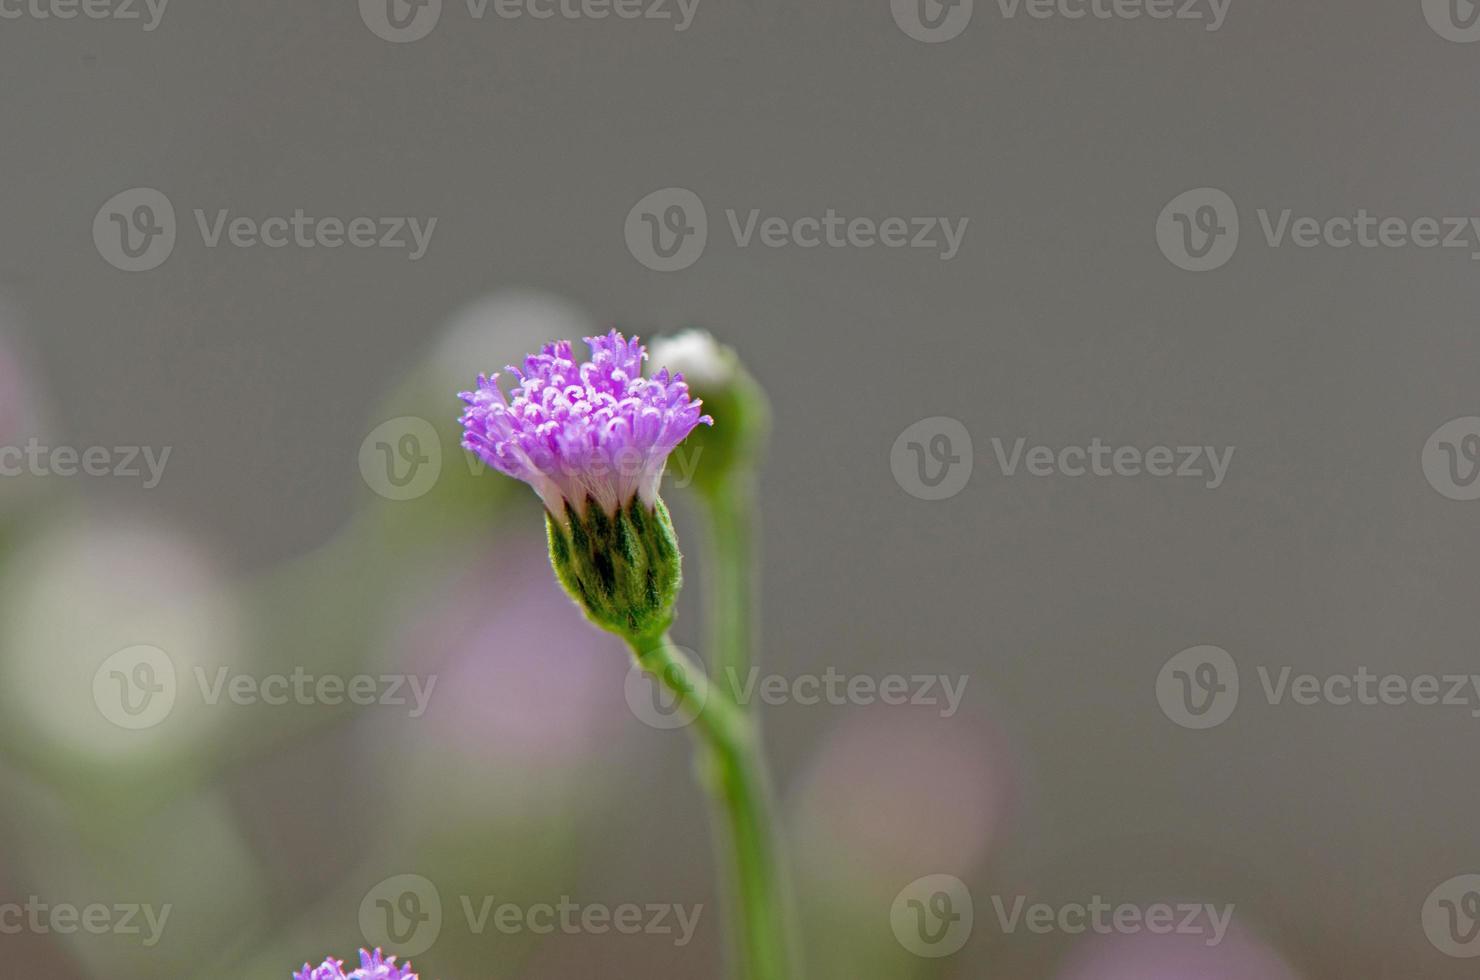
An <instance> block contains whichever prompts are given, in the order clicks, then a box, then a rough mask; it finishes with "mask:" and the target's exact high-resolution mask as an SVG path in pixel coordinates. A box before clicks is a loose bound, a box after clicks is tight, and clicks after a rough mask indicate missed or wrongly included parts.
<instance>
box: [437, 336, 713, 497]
mask: <svg viewBox="0 0 1480 980" xmlns="http://www.w3.org/2000/svg"><path fill="white" fill-rule="evenodd" d="M586 343H587V344H589V345H590V347H591V360H589V361H587V362H585V363H582V364H577V363H576V362H575V360H574V359H573V356H572V354H571V346H570V342H569V341H560V342H558V343H554V344H546V345H545V347H544V349H543V350H541V351H540V353H538V354H535V355H532V356H530V357H527V358H525V360H524V370H522V371H521V370H519V369H518V368H515V367H512V366H511V367H509V368H507V369H506V370H508V371H509V372H510V373H512V374H513V375H514V376H515V377H516V378H517V379H518V381H519V383H518V385H517V386H516V387H515V388H514V390H513V392H512V396H511V397H508V398H506V397H505V395H504V393H503V391H502V390H501V389H500V388H499V387H498V378H499V376H498V375H497V374H495V375H494V376H493V377H491V378H489V377H484V376H482V375H479V377H478V387H477V389H476V390H474V391H468V392H463V393H462V396H461V397H462V399H463V401H465V402H467V404H468V407H467V410H466V411H464V412H463V415H462V417H461V418H460V419H459V421H460V422H461V423H462V425H463V429H464V432H463V446H464V447H465V448H467V449H469V450H471V451H472V452H473V453H476V454H477V456H478V457H479V458H480V459H482V460H483V462H485V463H487V464H488V465H489V466H491V467H493V468H494V469H496V470H498V471H500V472H502V473H506V474H508V475H509V476H513V477H517V478H518V479H521V480H523V481H524V482H526V483H528V484H529V485H530V486H532V487H533V488H534V490H535V492H536V493H538V494H539V495H540V499H541V500H543V501H544V502H545V508H546V509H547V510H548V511H549V512H550V513H551V514H553V515H555V516H557V517H560V516H562V515H564V513H565V505H566V504H567V503H568V504H570V506H571V507H572V508H573V509H574V510H575V512H576V513H577V514H581V515H584V514H585V512H586V504H587V500H588V499H590V500H594V501H595V502H596V503H597V505H598V506H600V507H601V509H602V510H603V511H605V512H606V514H607V515H608V516H610V515H612V514H615V513H616V512H617V511H618V510H619V509H620V508H623V507H625V506H626V505H627V504H628V503H630V502H631V500H632V498H633V497H634V496H640V497H641V498H642V501H643V503H644V504H646V505H647V506H648V507H649V508H651V507H652V506H653V505H654V502H655V501H656V500H657V496H658V483H659V481H660V480H662V478H663V468H664V466H665V465H666V464H667V462H668V454H669V453H671V452H673V450H674V448H675V447H677V446H678V444H679V443H680V442H682V441H683V440H684V438H685V437H686V436H687V435H688V434H689V433H690V432H692V431H693V429H694V427H695V426H697V425H698V424H699V423H701V422H703V423H705V424H707V425H713V424H714V420H713V419H711V418H710V417H709V416H707V415H700V414H699V405H700V403H699V402H698V401H697V400H695V399H691V398H690V397H689V386H688V385H687V384H686V383H684V380H683V376H682V375H678V374H675V375H671V376H670V375H669V373H668V371H667V369H664V370H662V371H659V372H658V373H657V374H656V375H655V376H654V377H652V378H644V377H643V376H642V362H643V360H644V359H645V358H646V357H647V352H646V351H645V350H644V349H643V346H642V345H641V344H640V343H638V340H637V338H636V337H633V338H632V339H631V340H627V339H625V338H624V337H623V336H622V335H621V334H620V333H618V332H617V331H615V330H613V331H612V332H611V333H609V334H607V335H606V336H605V337H587V338H586Z"/></svg>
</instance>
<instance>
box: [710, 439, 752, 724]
mask: <svg viewBox="0 0 1480 980" xmlns="http://www.w3.org/2000/svg"><path fill="white" fill-rule="evenodd" d="M752 483H753V480H752V477H751V475H750V473H748V472H745V471H744V470H743V468H742V467H736V472H734V473H733V474H732V476H731V477H730V479H727V480H724V481H722V482H721V483H720V484H719V485H718V486H716V487H714V488H712V489H709V490H706V491H705V492H703V493H702V494H701V499H702V500H703V501H704V510H705V514H706V515H707V517H708V519H709V536H710V542H711V544H712V547H711V549H710V554H711V555H712V556H713V560H712V565H711V567H710V569H709V573H708V575H707V576H706V577H705V582H706V588H705V595H704V600H705V607H706V608H705V620H706V621H707V622H708V623H709V649H710V650H711V651H713V652H712V654H711V656H712V657H713V658H714V676H715V677H716V678H717V679H718V680H720V681H722V682H724V683H726V684H727V686H728V688H729V693H730V696H731V697H732V698H735V697H737V696H738V695H737V685H743V684H744V683H745V675H746V674H747V673H748V672H749V670H750V662H751V655H750V651H751V649H752V642H753V641H752V633H753V627H754V622H755V608H754V602H753V595H754V591H755V590H754V588H753V586H754V575H755V571H754V564H753V556H752V554H751V534H752V531H753V525H754V520H753V518H752V514H753V491H752Z"/></svg>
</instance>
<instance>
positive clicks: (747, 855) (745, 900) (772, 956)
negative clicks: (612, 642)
mask: <svg viewBox="0 0 1480 980" xmlns="http://www.w3.org/2000/svg"><path fill="white" fill-rule="evenodd" d="M629 642H630V643H631V646H632V652H633V654H634V655H635V656H636V657H637V661H638V663H639V664H641V665H642V666H643V667H644V668H645V669H646V670H647V671H648V672H649V673H650V674H652V675H653V676H654V677H655V678H657V679H658V681H659V682H660V683H662V684H663V685H664V686H665V687H666V688H667V689H668V690H669V691H670V692H672V694H673V695H674V697H675V699H676V700H677V701H678V703H679V705H680V707H681V708H682V709H683V710H684V711H685V712H686V713H687V714H688V715H689V716H690V717H691V718H692V719H693V729H694V732H695V734H696V736H697V737H698V738H699V740H700V742H701V744H702V746H703V749H704V751H705V756H704V758H703V760H702V761H703V762H704V763H705V768H704V769H703V770H701V771H702V772H703V773H704V777H705V778H704V779H703V782H704V784H705V788H706V789H707V790H708V791H709V792H710V793H711V794H712V796H713V797H714V800H715V803H716V808H717V809H718V810H719V811H720V812H722V813H723V814H724V817H725V821H726V830H727V838H728V840H729V843H730V846H731V863H730V864H731V866H730V874H731V876H732V878H731V880H732V881H733V885H734V889H735V892H736V901H735V902H734V903H733V907H732V909H731V915H732V916H733V917H734V921H733V922H732V925H731V932H732V939H733V942H734V946H735V948H737V949H738V950H740V953H741V960H742V963H743V973H742V974H741V975H742V976H744V977H745V978H746V980H789V978H790V976H791V969H790V955H791V951H790V945H789V943H788V939H787V932H788V930H787V914H788V906H787V901H786V896H785V892H784V890H783V887H782V885H781V881H780V877H779V874H778V861H777V853H776V846H775V843H774V839H773V837H772V833H771V826H770V812H769V811H770V806H769V804H770V799H769V793H768V789H767V777H766V769H765V764H764V762H763V761H762V758H761V753H760V742H759V739H758V738H757V737H756V733H755V727H754V725H753V724H752V722H751V720H750V718H749V717H747V716H746V714H745V713H744V712H742V711H741V710H740V709H739V707H738V706H737V705H736V704H735V703H734V702H733V701H731V700H730V699H729V698H727V697H725V695H724V694H723V692H721V691H719V690H718V689H716V688H715V687H713V686H712V685H711V684H710V682H709V679H708V677H707V676H706V675H705V674H704V672H703V670H702V669H700V668H699V666H698V665H697V664H695V663H694V662H693V661H692V660H690V659H689V658H688V656H687V655H685V654H684V653H683V651H681V650H679V649H678V648H677V647H675V646H674V645H673V642H672V641H671V640H670V639H669V638H668V636H667V634H664V635H662V636H659V637H653V638H648V639H642V638H636V639H632V640H630V641H629Z"/></svg>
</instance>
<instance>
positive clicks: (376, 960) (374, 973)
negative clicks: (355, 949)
mask: <svg viewBox="0 0 1480 980" xmlns="http://www.w3.org/2000/svg"><path fill="white" fill-rule="evenodd" d="M348 980H417V976H416V974H415V973H412V972H411V964H410V963H407V964H406V965H405V966H396V958H395V957H394V956H382V955H381V953H380V950H378V949H377V950H376V951H375V952H373V953H367V952H365V951H364V950H363V949H362V950H360V968H359V969H358V970H356V971H355V972H353V973H351V974H350V975H349V978H348Z"/></svg>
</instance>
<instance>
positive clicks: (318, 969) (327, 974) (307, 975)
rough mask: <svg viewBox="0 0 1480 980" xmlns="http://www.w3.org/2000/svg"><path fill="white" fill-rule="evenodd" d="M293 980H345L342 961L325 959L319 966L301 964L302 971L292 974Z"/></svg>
mask: <svg viewBox="0 0 1480 980" xmlns="http://www.w3.org/2000/svg"><path fill="white" fill-rule="evenodd" d="M293 980H345V976H344V961H343V960H336V959H327V960H325V961H324V962H323V963H322V964H320V965H319V966H309V965H308V964H307V963H305V964H303V969H301V970H299V971H298V972H296V973H294V974H293Z"/></svg>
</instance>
